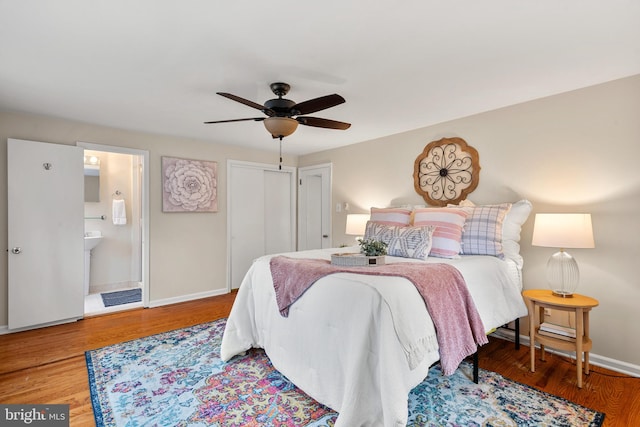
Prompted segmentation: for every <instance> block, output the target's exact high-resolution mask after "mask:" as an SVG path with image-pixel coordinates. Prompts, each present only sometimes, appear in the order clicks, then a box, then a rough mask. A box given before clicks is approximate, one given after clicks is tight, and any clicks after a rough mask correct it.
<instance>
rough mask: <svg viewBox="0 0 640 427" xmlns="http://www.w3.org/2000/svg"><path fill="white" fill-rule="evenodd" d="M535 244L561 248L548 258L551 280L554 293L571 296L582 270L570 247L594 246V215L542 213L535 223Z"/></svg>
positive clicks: (550, 284)
mask: <svg viewBox="0 0 640 427" xmlns="http://www.w3.org/2000/svg"><path fill="white" fill-rule="evenodd" d="M531 244H532V245H533V246H545V247H550V248H559V249H560V251H558V252H556V253H555V254H553V255H551V258H549V261H548V262H547V282H548V283H549V287H550V288H551V290H552V291H553V295H555V296H559V297H563V298H570V297H572V296H573V293H574V291H575V290H576V288H577V287H578V282H579V281H580V271H579V269H578V263H577V262H576V260H575V258H573V257H572V256H571V255H569V253H568V252H566V251H565V249H567V248H594V247H595V243H594V240H593V228H592V226H591V215H590V214H581V213H577V214H574V213H539V214H536V217H535V222H534V224H533V239H532V241H531Z"/></svg>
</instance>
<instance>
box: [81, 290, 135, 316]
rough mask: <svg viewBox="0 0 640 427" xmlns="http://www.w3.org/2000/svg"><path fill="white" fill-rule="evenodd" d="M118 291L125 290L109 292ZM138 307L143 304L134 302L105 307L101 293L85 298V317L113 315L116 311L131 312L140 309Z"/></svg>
mask: <svg viewBox="0 0 640 427" xmlns="http://www.w3.org/2000/svg"><path fill="white" fill-rule="evenodd" d="M124 289H131V288H124ZM117 290H123V289H113V290H109V291H108V292H113V291H117ZM138 307H142V302H133V303H130V304H121V305H114V306H111V307H105V306H104V303H103V302H102V296H101V295H100V292H96V293H92V294H89V295H87V296H85V297H84V314H85V316H87V315H89V316H93V315H98V314H105V313H113V312H116V311H121V310H130V309H132V308H138Z"/></svg>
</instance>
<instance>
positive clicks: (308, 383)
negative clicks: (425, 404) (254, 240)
mask: <svg viewBox="0 0 640 427" xmlns="http://www.w3.org/2000/svg"><path fill="white" fill-rule="evenodd" d="M529 206H530V205H529ZM509 207H510V208H511V205H509ZM527 215H528V213H527ZM372 218H373V216H372ZM522 222H524V220H523V221H521V222H520V225H521V224H522ZM499 226H500V227H501V229H502V227H503V223H502V222H500V224H499ZM504 226H505V227H506V224H505V225H504ZM505 231H506V229H505ZM505 235H506V233H505ZM500 239H501V240H502V236H501V237H500ZM518 240H519V226H518ZM357 250H358V248H357V247H353V248H338V249H326V250H314V251H302V252H292V253H287V254H278V255H268V256H264V257H261V258H259V259H257V260H255V261H254V263H253V264H252V266H251V268H250V269H249V271H248V272H247V274H246V276H245V278H244V280H243V282H242V284H241V286H240V289H239V291H238V294H237V296H236V300H235V302H234V305H233V307H232V310H231V313H230V315H229V318H228V320H227V325H226V329H225V332H224V335H223V339H222V346H221V357H222V359H223V360H225V361H228V360H230V359H231V358H232V357H233V356H235V355H237V354H241V353H243V352H245V351H246V350H248V349H250V348H252V347H259V348H263V349H264V350H265V352H266V353H267V355H268V356H269V358H270V359H271V361H272V363H273V365H274V367H275V368H276V369H278V370H279V371H280V372H282V373H283V374H284V375H285V376H286V377H287V378H289V379H290V380H291V381H292V382H293V383H294V384H296V385H297V386H298V387H300V388H301V389H302V390H304V391H305V392H306V393H307V394H308V395H309V396H311V397H312V398H314V399H315V400H317V401H318V402H321V403H323V404H325V405H326V406H328V407H330V408H332V409H334V410H335V411H337V412H339V416H338V418H337V421H336V424H335V425H336V427H345V426H346V427H356V426H385V427H391V426H405V425H406V421H407V396H408V394H409V392H410V390H411V389H413V388H414V387H415V386H416V385H418V384H419V383H420V382H421V381H423V380H424V378H425V377H426V376H427V374H428V371H429V368H430V366H432V365H433V364H434V363H435V362H437V361H438V360H440V353H439V346H438V340H437V338H438V337H437V334H436V328H435V327H434V322H433V320H432V318H431V316H430V314H429V312H428V310H427V309H426V307H425V302H424V300H423V299H422V297H421V296H420V294H419V293H418V291H417V289H416V286H414V284H413V283H412V282H411V281H410V280H408V279H406V278H404V277H398V276H391V277H389V276H377V275H363V274H354V273H335V274H330V275H327V276H325V277H322V278H320V279H319V280H317V281H316V282H315V283H314V284H313V285H312V286H311V287H309V288H308V289H307V290H306V291H305V292H304V294H303V295H302V296H301V297H300V298H299V299H297V300H296V301H295V302H294V303H293V304H292V305H291V306H290V307H289V312H288V317H284V316H283V315H282V314H281V313H280V310H279V307H278V303H277V301H276V293H275V290H274V285H273V278H272V274H271V268H270V264H271V260H272V258H274V257H275V256H284V257H287V258H294V259H295V258H297V259H305V260H306V259H324V260H330V259H331V254H332V253H336V252H349V251H352V252H357ZM386 263H387V264H390V265H393V264H401V263H413V264H416V263H424V264H430V263H444V264H448V265H452V266H453V267H455V269H457V270H458V271H459V272H460V273H461V275H462V277H463V278H464V281H465V282H466V285H467V287H468V291H469V293H470V295H471V297H472V299H473V302H474V303H475V306H476V308H477V312H478V314H479V316H480V318H481V319H482V324H483V326H484V329H485V332H487V333H489V332H490V331H492V330H493V329H495V328H497V327H499V326H501V325H504V324H506V323H508V322H510V321H513V320H515V319H518V318H519V317H522V316H525V315H526V314H527V309H526V306H525V304H524V302H523V300H522V297H521V295H520V292H521V289H522V278H521V268H522V264H521V259H520V260H519V259H518V258H517V257H516V256H515V255H514V256H502V257H498V256H492V255H475V254H469V255H460V256H453V257H451V258H443V257H432V256H428V257H426V258H425V259H415V258H407V257H398V256H387V257H386ZM372 268H376V267H372Z"/></svg>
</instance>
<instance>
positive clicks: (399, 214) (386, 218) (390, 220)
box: [369, 208, 411, 227]
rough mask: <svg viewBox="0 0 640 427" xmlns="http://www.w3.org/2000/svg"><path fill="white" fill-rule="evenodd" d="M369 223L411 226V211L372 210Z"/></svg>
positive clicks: (400, 209) (397, 209) (394, 209)
mask: <svg viewBox="0 0 640 427" xmlns="http://www.w3.org/2000/svg"><path fill="white" fill-rule="evenodd" d="M369 221H373V222H375V223H378V224H384V225H399V226H401V227H402V226H405V225H409V223H410V222H411V209H403V208H371V217H370V218H369Z"/></svg>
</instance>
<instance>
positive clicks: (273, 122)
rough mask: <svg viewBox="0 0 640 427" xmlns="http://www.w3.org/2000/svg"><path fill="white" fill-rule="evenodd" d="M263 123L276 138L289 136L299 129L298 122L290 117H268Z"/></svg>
mask: <svg viewBox="0 0 640 427" xmlns="http://www.w3.org/2000/svg"><path fill="white" fill-rule="evenodd" d="M262 123H264V127H265V128H267V130H268V131H269V133H270V134H271V135H272V136H273V137H274V138H280V137H285V136H289V135H291V134H292V133H294V132H295V131H296V129H297V128H298V122H297V121H296V120H294V119H291V118H289V117H267V118H266V119H264V120H263V121H262Z"/></svg>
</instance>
